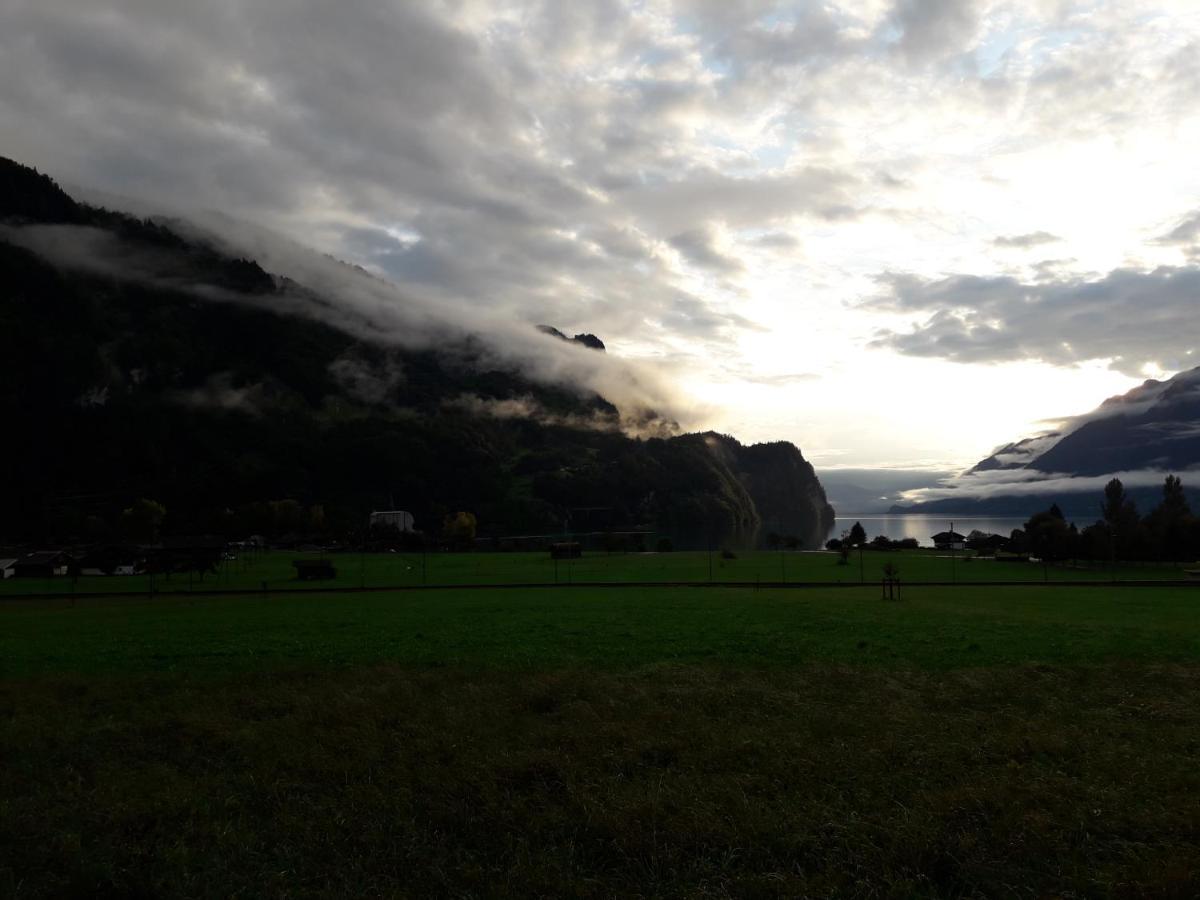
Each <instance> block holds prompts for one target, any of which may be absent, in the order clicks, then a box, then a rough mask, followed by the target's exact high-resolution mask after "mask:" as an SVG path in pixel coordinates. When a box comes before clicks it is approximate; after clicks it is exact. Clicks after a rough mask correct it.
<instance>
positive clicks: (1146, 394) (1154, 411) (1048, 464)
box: [893, 368, 1200, 516]
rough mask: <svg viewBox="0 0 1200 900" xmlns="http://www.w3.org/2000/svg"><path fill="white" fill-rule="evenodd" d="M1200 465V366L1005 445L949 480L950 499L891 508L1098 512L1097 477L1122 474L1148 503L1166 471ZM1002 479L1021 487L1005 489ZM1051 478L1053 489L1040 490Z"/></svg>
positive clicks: (1151, 382) (1194, 494)
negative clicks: (1055, 508)
mask: <svg viewBox="0 0 1200 900" xmlns="http://www.w3.org/2000/svg"><path fill="white" fill-rule="evenodd" d="M1197 465H1200V368H1195V369H1190V370H1187V371H1184V372H1180V373H1179V374H1177V375H1175V376H1174V377H1172V378H1170V379H1167V380H1166V381H1157V380H1153V379H1152V380H1149V381H1146V382H1145V383H1143V384H1141V385H1139V386H1138V387H1136V388H1134V389H1133V390H1131V391H1128V392H1127V393H1125V394H1120V395H1118V396H1115V397H1110V398H1108V399H1107V400H1105V401H1104V402H1103V403H1101V404H1100V405H1099V406H1098V407H1097V408H1096V409H1095V410H1093V411H1092V412H1090V413H1086V414H1084V415H1082V416H1076V417H1074V418H1072V419H1070V420H1068V421H1067V422H1065V423H1063V425H1062V426H1061V427H1060V428H1058V429H1056V430H1054V431H1050V432H1046V433H1044V434H1040V435H1035V436H1033V437H1029V438H1024V439H1022V440H1019V441H1014V442H1012V443H1009V444H1006V445H1004V446H1002V447H1000V448H999V449H997V450H996V451H994V452H993V453H992V454H991V455H990V456H988V457H987V458H986V459H983V460H981V461H980V462H979V463H977V464H976V465H975V466H973V467H972V468H971V469H969V470H968V471H967V472H966V473H965V474H964V475H963V476H961V477H960V478H958V479H956V480H952V481H951V482H949V483H948V484H949V486H950V488H951V490H952V492H953V493H952V494H951V496H947V497H943V498H940V499H937V500H932V501H930V502H926V503H920V504H911V505H898V506H895V507H893V511H894V512H922V513H924V512H938V511H943V510H946V511H954V512H958V513H973V514H978V515H983V514H993V515H1028V514H1030V513H1031V512H1034V511H1036V510H1038V509H1044V508H1045V507H1047V506H1049V505H1050V503H1052V502H1058V503H1059V505H1060V506H1061V507H1062V509H1063V510H1064V511H1065V512H1066V513H1067V514H1068V515H1078V516H1083V515H1088V516H1095V514H1096V509H1097V503H1098V500H1097V489H1096V488H1097V482H1098V481H1099V482H1101V483H1102V481H1103V479H1106V478H1108V477H1112V476H1114V475H1120V476H1121V477H1122V478H1123V479H1124V480H1125V481H1126V484H1127V487H1128V488H1129V490H1130V493H1131V495H1132V496H1133V497H1134V499H1135V500H1137V501H1139V502H1141V503H1142V504H1143V505H1144V506H1148V505H1151V504H1152V503H1156V502H1157V500H1158V497H1159V495H1160V493H1161V490H1160V487H1159V485H1160V484H1161V481H1162V476H1163V474H1164V473H1176V474H1182V475H1183V478H1184V482H1185V483H1187V482H1188V478H1187V475H1186V473H1187V472H1188V470H1190V469H1192V468H1193V467H1195V466H1197ZM998 477H1003V478H1006V479H1008V480H1009V481H1010V482H1011V483H1014V484H1016V485H1017V487H1018V489H1019V490H1011V491H1010V492H1008V493H1006V492H1005V490H1004V487H1003V482H1000V481H998V480H997V479H998ZM1051 479H1053V481H1054V485H1053V486H1048V487H1047V489H1046V490H1044V491H1040V490H1038V484H1039V483H1040V482H1043V481H1046V482H1049V481H1050V480H1051ZM1142 481H1144V482H1145V483H1144V484H1142V483H1140V482H1142ZM1072 482H1077V484H1073V483H1072ZM1189 487H1190V488H1191V489H1192V490H1190V491H1189V492H1188V493H1189V495H1190V496H1191V497H1192V498H1193V502H1195V501H1197V500H1200V491H1197V490H1196V488H1200V484H1197V483H1193V484H1191V485H1189Z"/></svg>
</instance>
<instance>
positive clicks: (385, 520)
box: [367, 509, 413, 533]
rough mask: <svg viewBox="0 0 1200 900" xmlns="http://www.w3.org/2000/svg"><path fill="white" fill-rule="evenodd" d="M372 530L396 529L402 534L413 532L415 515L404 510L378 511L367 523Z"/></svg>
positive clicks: (372, 514)
mask: <svg viewBox="0 0 1200 900" xmlns="http://www.w3.org/2000/svg"><path fill="white" fill-rule="evenodd" d="M367 524H368V526H369V527H371V528H377V527H379V528H388V527H392V528H395V529H396V530H397V531H399V532H401V533H406V532H411V531H413V514H412V513H410V512H405V511H404V510H402V509H387V510H378V511H376V512H373V513H371V518H370V521H369V522H368V523H367Z"/></svg>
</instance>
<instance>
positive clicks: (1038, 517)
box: [1025, 504, 1073, 562]
mask: <svg viewBox="0 0 1200 900" xmlns="http://www.w3.org/2000/svg"><path fill="white" fill-rule="evenodd" d="M1025 537H1026V539H1027V541H1028V546H1029V552H1030V553H1032V554H1033V555H1034V556H1037V557H1038V558H1039V559H1044V560H1047V561H1050V562H1054V561H1056V560H1060V559H1067V558H1068V557H1069V556H1070V555H1071V550H1072V549H1073V548H1072V545H1071V529H1070V527H1069V526H1068V525H1067V523H1066V521H1065V520H1064V519H1063V514H1062V510H1060V509H1059V508H1058V504H1055V505H1054V506H1052V507H1050V509H1047V510H1044V511H1043V512H1040V513H1036V514H1034V516H1033V517H1032V518H1031V519H1030V520H1029V521H1028V522H1026V523H1025Z"/></svg>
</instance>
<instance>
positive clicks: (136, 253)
mask: <svg viewBox="0 0 1200 900" xmlns="http://www.w3.org/2000/svg"><path fill="white" fill-rule="evenodd" d="M51 242H52V243H53V244H54V246H55V247H56V248H57V250H58V252H60V253H61V254H65V256H66V257H70V255H71V254H72V252H74V251H76V250H78V251H80V252H81V253H82V251H83V250H85V249H86V251H87V255H88V260H89V265H87V266H73V265H65V264H62V263H61V262H60V261H59V259H58V258H56V257H55V256H54V255H53V254H48V253H47V252H46V250H45V247H46V246H48V245H49V244H50V243H51ZM131 271H136V272H137V273H138V274H137V276H136V277H131V276H130V274H129V273H130V272H131ZM301 296H303V297H304V298H305V299H306V300H307V301H310V302H311V303H313V304H314V305H317V304H319V305H322V307H323V308H328V309H333V310H336V309H337V304H338V300H337V298H336V297H334V296H326V297H322V296H315V295H313V294H312V292H311V291H310V289H309V288H307V287H306V286H304V285H303V284H300V283H298V282H296V281H293V280H292V279H291V278H290V277H289V276H288V274H287V273H275V272H268V271H266V270H265V269H264V268H263V267H262V266H261V265H260V264H259V263H258V262H257V261H256V260H254V259H247V258H237V257H236V256H233V255H229V254H228V253H227V252H225V251H223V250H221V249H218V248H217V247H215V246H210V245H209V244H207V243H206V242H205V241H204V240H202V239H197V238H193V237H185V236H184V235H183V233H181V232H180V231H178V230H176V229H175V228H173V227H172V226H171V225H169V224H164V223H162V222H158V221H146V220H140V219H137V218H134V217H131V216H128V215H125V214H123V213H119V212H113V211H110V210H104V209H98V208H94V207H89V206H86V205H84V204H80V203H77V202H76V201H75V200H73V199H72V198H71V197H70V196H69V195H67V194H66V193H65V192H64V191H62V190H61V188H59V186H58V185H57V184H55V183H54V181H53V180H51V179H50V178H49V177H47V176H45V175H42V174H40V173H38V172H36V171H35V170H32V169H29V168H27V167H24V166H21V165H20V164H17V163H14V162H11V161H9V160H4V159H0V321H3V322H4V327H3V328H0V408H2V409H3V410H4V412H5V416H6V422H7V424H8V426H9V428H10V429H11V430H10V434H14V435H17V436H18V438H17V439H15V440H8V441H5V442H0V465H2V466H3V470H4V471H5V472H6V473H9V474H10V478H9V479H8V481H7V482H6V489H5V502H4V504H0V539H3V540H10V541H16V540H42V539H51V538H54V539H64V540H65V539H78V538H83V537H89V538H104V537H107V536H108V535H109V534H110V533H111V532H112V531H113V529H114V528H115V527H116V524H115V523H116V521H117V519H119V515H120V511H121V509H122V508H124V507H127V506H129V505H130V504H131V503H132V502H134V501H136V500H137V499H138V498H141V497H148V498H152V499H154V500H156V501H160V502H162V503H163V505H165V506H166V508H167V510H168V519H167V522H166V524H165V525H164V528H165V529H168V530H173V531H175V532H177V533H201V532H220V531H224V530H229V529H236V528H238V527H241V525H240V524H238V523H244V521H246V519H245V515H244V514H243V511H244V510H246V509H249V508H252V507H253V508H257V507H256V504H257V505H259V506H261V504H262V503H264V502H267V501H278V500H282V499H284V498H287V499H289V500H295V501H296V502H297V503H298V504H300V505H302V506H303V507H305V508H309V507H311V508H313V509H319V510H320V511H321V518H322V520H323V521H324V522H325V523H326V525H325V527H327V528H329V529H331V530H341V531H343V532H344V531H349V530H353V529H354V528H357V527H360V523H363V522H365V519H366V514H367V512H368V511H370V510H371V509H381V508H393V505H396V506H401V507H402V508H405V509H407V510H409V511H411V512H412V513H413V514H414V515H415V516H416V519H417V523H418V527H420V528H423V529H426V530H428V531H430V532H431V533H433V534H437V532H438V531H439V529H440V524H441V521H442V518H443V516H445V515H447V514H449V513H453V512H454V511H456V510H468V511H471V512H473V513H475V514H476V515H477V517H478V521H479V528H480V534H481V535H484V536H487V535H494V536H501V535H505V534H532V533H551V532H559V533H561V532H562V530H563V528H564V522H566V523H568V527H586V528H590V529H593V530H600V531H604V530H620V529H638V530H646V531H650V532H654V533H657V534H659V535H663V536H668V537H671V538H672V539H673V540H675V541H676V542H677V543H678V544H679V545H680V546H688V545H691V546H703V545H704V544H706V543H709V542H718V543H730V544H740V545H745V544H749V543H753V542H754V541H756V540H758V535H759V532H760V530H761V529H762V528H763V527H764V521H765V518H766V516H765V515H764V512H763V510H768V511H769V513H770V515H771V517H773V518H774V519H778V520H780V521H781V522H784V523H786V527H787V528H788V529H789V530H790V531H792V532H793V533H795V534H797V535H798V536H800V537H801V538H802V540H804V541H805V542H806V543H808V544H809V545H815V544H817V543H818V542H819V541H820V540H822V539H823V537H824V534H825V532H826V531H827V530H828V528H829V527H830V526H831V524H832V518H833V510H832V508H831V507H830V506H829V504H828V502H827V501H826V499H825V495H824V491H823V489H822V488H821V485H820V482H819V480H818V479H817V476H816V474H815V472H814V471H813V470H812V466H811V465H810V464H808V463H807V461H806V460H804V458H803V455H802V454H801V453H800V451H799V450H798V449H797V448H796V447H795V446H793V445H791V444H785V443H779V444H770V445H756V446H752V447H744V446H743V445H741V444H740V443H739V442H737V441H736V440H734V439H733V438H731V437H728V436H723V435H716V434H700V435H697V434H690V435H677V434H676V435H672V433H671V423H669V422H666V421H662V420H647V421H646V422H645V424H646V428H644V429H643V430H642V433H643V434H644V435H653V436H646V437H643V438H633V437H630V436H628V435H626V434H625V433H623V432H622V428H623V427H624V426H625V425H626V423H627V420H626V418H624V417H623V416H622V414H621V412H620V411H619V410H618V409H617V407H616V406H615V405H614V404H613V403H611V402H610V401H609V400H608V399H606V398H605V397H602V396H600V395H598V394H596V393H595V392H594V391H589V390H586V389H583V388H580V387H579V386H577V385H571V384H565V383H547V382H544V381H540V380H538V379H537V378H534V377H531V376H530V375H528V374H527V373H525V372H523V371H521V370H520V369H519V368H517V367H515V366H514V365H508V364H504V363H500V362H497V361H496V359H495V354H493V353H491V352H488V348H486V347H484V346H483V345H482V343H481V342H480V341H478V340H476V339H474V338H472V337H469V336H467V337H463V338H461V339H460V338H455V339H446V340H444V341H442V342H441V343H437V344H434V345H432V346H429V347H427V348H425V349H413V348H412V347H401V346H396V345H395V344H391V343H387V342H383V341H375V340H371V339H368V338H365V337H364V336H363V335H362V334H361V333H358V334H355V333H350V332H349V331H347V330H342V329H339V328H338V327H335V326H334V325H332V324H330V322H332V321H336V317H335V316H331V317H329V318H328V319H325V320H317V319H315V318H311V317H302V316H299V315H297V314H295V312H294V309H295V308H296V307H295V300H296V298H298V297H301ZM246 299H252V300H253V302H252V303H251V302H241V301H243V300H246ZM554 332H555V333H556V336H557V337H561V338H563V339H564V340H567V341H570V342H572V343H575V344H578V345H580V348H581V349H580V350H579V351H578V352H580V353H583V352H590V351H594V350H603V349H604V345H603V342H602V341H601V340H600V339H599V338H597V337H596V336H595V335H590V334H580V335H576V336H575V338H574V339H570V338H567V337H566V336H565V335H564V334H563V333H562V332H559V331H558V330H557V329H554ZM572 352H574V351H572ZM642 415H643V416H653V414H652V413H642ZM581 510H584V511H586V512H581ZM572 522H574V523H575V525H574V526H572V525H571V524H570V523H572Z"/></svg>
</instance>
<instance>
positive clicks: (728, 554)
mask: <svg viewBox="0 0 1200 900" xmlns="http://www.w3.org/2000/svg"><path fill="white" fill-rule="evenodd" d="M721 559H737V554H736V553H734V552H733V551H732V550H730V549H729V548H728V547H725V548H722V550H721Z"/></svg>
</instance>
